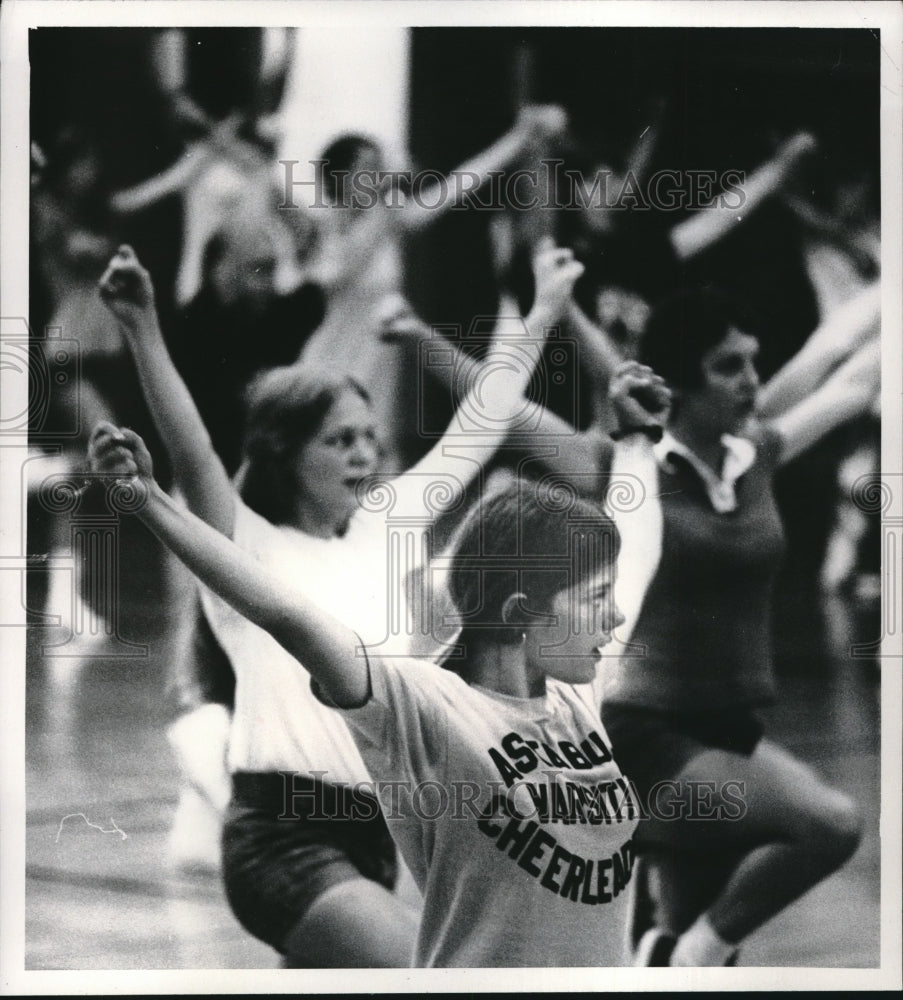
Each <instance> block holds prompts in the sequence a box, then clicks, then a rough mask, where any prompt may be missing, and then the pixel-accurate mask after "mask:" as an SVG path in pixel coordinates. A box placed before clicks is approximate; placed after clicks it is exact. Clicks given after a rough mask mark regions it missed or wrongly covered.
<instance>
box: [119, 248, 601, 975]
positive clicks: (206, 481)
mask: <svg viewBox="0 0 903 1000" xmlns="http://www.w3.org/2000/svg"><path fill="white" fill-rule="evenodd" d="M535 266H536V284H537V294H536V302H535V305H534V307H533V309H532V311H531V313H530V315H529V316H528V317H527V319H526V321H525V324H524V325H520V326H519V330H520V334H519V340H518V342H517V344H516V345H515V346H516V349H515V353H516V354H517V356H518V357H519V359H520V361H521V363H520V364H511V363H510V362H511V360H512V355H511V350H512V347H511V342H510V339H506V338H505V337H502V336H499V337H497V338H496V343H495V346H494V351H495V354H494V355H491V356H490V359H489V363H488V364H487V365H486V366H485V367H484V372H485V373H486V374H485V378H482V381H481V384H480V386H479V390H478V391H477V392H476V393H475V395H474V399H473V400H472V401H469V400H467V399H466V400H465V401H464V403H462V406H461V407H460V408H459V411H458V414H457V415H456V422H455V423H454V424H453V428H454V431H453V437H452V438H448V437H446V438H445V439H443V440H441V441H440V442H438V443H437V445H436V446H435V448H434V449H433V450H432V451H431V452H430V453H429V454H428V455H427V456H426V457H425V458H424V459H423V461H422V462H421V463H419V464H418V465H417V466H415V467H414V468H413V469H411V470H409V471H408V472H407V473H406V474H405V475H404V476H402V477H400V478H397V479H395V480H392V481H391V482H389V483H388V484H386V485H384V486H382V487H380V488H375V487H374V488H372V489H371V490H370V491H369V493H367V491H366V490H365V489H364V488H363V487H365V486H366V482H367V479H368V477H370V476H372V475H373V474H374V473H376V472H377V471H378V468H377V466H378V461H379V448H378V432H377V428H376V426H375V424H374V419H373V414H372V412H371V408H370V404H369V397H368V394H367V392H366V391H365V390H364V389H363V388H362V387H361V386H360V385H359V384H357V382H356V381H355V380H353V379H352V378H349V377H343V376H334V375H331V374H328V373H323V372H315V371H311V370H308V369H306V368H304V367H291V368H284V369H276V370H274V371H272V372H270V373H269V374H268V375H266V376H265V377H264V379H263V380H262V381H261V382H260V383H259V384H258V385H257V387H256V389H255V392H254V394H253V396H252V398H251V402H250V412H249V416H248V431H247V434H246V448H245V452H246V453H245V465H244V469H243V471H242V473H241V475H240V482H239V489H238V492H236V490H235V489H234V488H233V486H232V484H231V483H230V481H229V479H228V477H227V476H226V473H225V471H224V469H223V466H222V464H221V463H220V461H219V459H218V458H217V456H216V454H215V453H214V451H213V450H212V448H211V446H210V441H209V437H208V435H207V433H206V430H205V428H204V426H203V424H202V422H201V420H200V417H199V416H198V413H197V410H196V408H195V406H194V403H193V402H192V400H191V397H190V395H189V393H188V391H187V389H186V388H185V386H184V383H183V382H182V381H181V379H180V378H179V376H178V373H177V372H176V370H175V368H174V367H173V365H172V362H171V360H170V358H169V356H168V354H167V352H166V348H165V346H164V342H163V338H162V336H161V334H160V330H159V326H158V323H157V317H156V312H155V309H154V303H153V287H152V285H151V282H150V278H149V276H148V275H147V273H146V272H145V271H144V270H143V268H142V267H141V265H140V264H139V263H138V261H137V259H136V258H135V256H134V254H133V253H132V252H131V250H130V249H129V248H127V247H124V248H121V250H120V252H119V254H117V256H116V257H115V258H114V259H113V261H112V262H111V264H110V267H109V268H108V270H107V273H106V274H105V275H104V277H103V278H102V279H101V285H100V289H101V294H102V296H103V297H104V299H105V300H106V302H107V304H108V305H109V307H110V309H111V310H112V311H113V312H114V313H115V314H116V315H117V317H118V318H119V320H120V323H121V325H122V328H123V333H124V336H125V338H126V341H127V342H128V344H129V347H130V350H131V351H132V354H133V356H134V358H135V362H136V366H137V368H138V372H139V376H140V378H141V382H142V386H143V388H144V392H145V395H146V397H147V400H148V403H149V406H150V409H151V412H152V413H153V415H154V418H155V421H156V423H157V425H158V428H159V430H160V432H161V437H162V438H163V440H165V441H166V442H167V445H168V450H169V457H170V460H171V463H172V466H173V470H174V477H175V480H176V483H177V484H178V485H179V487H180V489H181V490H182V492H183V494H184V496H185V500H186V502H187V505H188V507H189V508H190V509H191V510H192V511H193V512H194V513H196V514H197V515H198V516H199V517H200V518H201V519H202V520H203V521H205V522H206V523H207V524H208V525H210V526H211V527H212V528H214V529H215V530H216V531H217V532H219V533H220V534H221V535H223V536H226V537H227V538H231V539H233V540H234V541H235V542H236V543H237V544H238V545H239V546H240V547H241V548H242V549H243V550H244V551H245V552H246V553H247V554H248V556H249V557H250V558H251V559H252V560H253V564H254V565H255V566H257V567H260V568H265V569H266V571H267V572H268V573H269V574H272V576H273V578H274V579H276V580H278V581H279V583H280V585H281V586H282V587H286V588H290V589H291V590H292V591H293V592H294V591H295V590H301V591H303V592H304V593H305V594H306V595H307V597H308V598H309V599H312V600H315V601H316V602H317V603H318V605H319V606H322V607H324V608H325V609H326V610H327V611H328V612H329V613H330V614H331V615H332V616H334V617H335V618H336V619H337V620H339V621H341V622H343V623H344V625H345V626H346V627H349V628H354V629H355V630H356V632H357V633H359V634H360V635H361V636H362V637H363V638H364V639H365V641H367V642H368V643H370V644H373V643H376V644H380V643H381V642H382V641H383V640H386V642H382V645H381V646H379V648H380V649H381V651H382V652H383V653H396V654H397V653H401V654H404V653H405V652H406V649H405V647H404V643H403V642H402V641H401V639H402V638H403V637H400V636H399V632H401V631H403V630H402V629H399V628H398V626H397V625H396V624H395V621H396V616H397V615H399V614H404V601H403V595H400V594H399V591H400V586H398V585H397V584H396V583H394V582H393V581H396V580H397V579H398V578H399V577H400V576H401V572H400V570H399V563H401V564H402V568H403V569H404V570H412V569H415V568H416V567H417V566H418V564H419V563H420V562H421V561H422V559H423V557H424V554H425V546H424V533H425V532H427V531H428V530H429V525H430V522H431V518H434V517H435V516H436V514H437V512H441V511H442V510H447V509H449V508H453V507H454V506H455V505H456V504H457V503H459V502H460V500H461V498H462V495H463V490H464V488H465V486H466V484H467V483H468V482H469V480H471V479H472V478H473V477H474V475H475V474H477V473H478V472H479V470H480V469H481V467H482V466H483V465H485V463H486V462H487V461H488V459H489V457H490V456H491V455H492V453H493V451H494V450H495V448H496V447H497V445H498V444H499V443H500V442H501V441H502V440H503V439H504V437H505V435H506V433H507V431H508V429H509V427H510V426H511V423H512V421H513V420H514V419H515V418H517V417H518V416H519V414H520V413H521V411H522V410H523V408H524V405H525V401H524V399H523V391H524V389H525V388H526V384H527V381H528V379H529V377H530V374H531V365H530V364H529V363H528V364H524V363H522V362H523V360H524V359H525V358H526V359H527V360H528V361H531V362H535V360H536V357H537V356H538V354H539V351H540V349H541V346H542V336H543V333H544V331H545V330H546V329H547V328H548V327H549V326H551V325H552V324H554V323H555V322H556V320H557V319H558V316H559V315H560V312H561V310H562V309H563V308H564V303H565V302H566V300H567V298H568V297H569V295H570V292H571V289H572V287H573V284H574V281H575V280H576V278H577V277H578V276H579V274H580V273H581V271H582V267H581V265H579V264H577V263H576V262H574V260H573V258H572V256H571V254H570V252H569V251H567V250H563V249H556V248H553V247H548V248H546V249H544V250H543V251H542V252H540V253H539V254H538V256H537V258H536V265H535ZM518 322H519V323H520V321H518ZM525 331H526V332H525ZM509 332H510V331H509ZM493 357H495V358H496V359H497V360H498V362H499V363H498V364H494V363H493ZM484 401H487V402H488V406H489V409H486V407H485V406H484ZM450 443H452V444H455V445H463V446H464V447H463V448H459V449H458V451H457V454H458V455H459V456H461V457H458V458H455V457H453V456H452V454H451V451H452V449H450V448H449V444H450ZM385 497H390V498H391V499H392V500H393V501H394V506H393V507H392V509H391V511H386V510H385V509H382V508H380V505H379V503H377V501H378V500H380V499H381V498H385ZM361 501H363V502H361ZM368 508H380V509H368ZM389 514H391V518H390V517H389ZM392 519H399V520H400V521H402V523H405V524H407V525H408V526H409V530H407V531H406V532H403V533H402V535H403V537H402V536H399V535H396V536H395V537H394V539H390V538H389V537H388V534H387V531H388V530H389V528H391V527H392V523H394V522H393V521H392ZM396 544H397V545H399V546H400V547H401V548H400V551H399V554H398V558H397V559H396V558H395V557H394V556H393V552H395V551H396V549H395V546H396ZM205 605H206V612H207V616H208V619H209V620H210V622H211V625H212V626H213V630H214V633H215V635H216V637H217V639H218V640H219V642H220V644H221V645H222V646H223V648H224V649H225V651H226V653H227V654H228V655H229V658H230V661H231V663H232V666H233V668H234V670H235V673H236V693H235V712H234V719H233V723H232V728H231V732H230V738H229V766H230V771H231V772H232V786H233V787H232V802H231V805H230V809H229V814H228V817H227V822H226V828H225V836H224V856H223V871H224V876H225V881H226V889H227V893H228V897H229V901H230V904H231V906H232V908H233V910H234V912H235V914H236V916H237V917H238V919H239V920H240V921H241V922H242V923H243V925H244V926H245V927H246V928H247V929H248V930H249V931H251V933H253V934H255V935H256V936H257V937H259V938H261V939H262V940H264V941H266V942H268V943H269V944H270V945H272V947H274V948H275V949H276V950H277V951H279V952H280V954H281V955H282V956H283V959H284V962H285V963H286V964H287V965H289V966H293V967H308V968H309V967H321V966H331V965H339V966H364V967H370V966H406V965H408V964H409V963H410V959H411V954H412V951H413V944H414V931H415V927H416V914H415V912H414V911H413V910H412V909H411V908H410V907H409V906H406V905H405V904H404V903H403V902H402V901H401V899H400V898H399V897H398V896H397V895H394V894H393V893H392V887H393V884H394V882H395V876H396V860H395V852H394V848H393V846H392V843H391V838H390V837H389V834H388V831H387V829H386V826H385V822H384V820H383V817H382V814H381V812H380V811H379V809H378V807H377V806H376V803H375V802H374V801H368V803H367V807H368V809H367V815H366V816H358V817H357V818H350V817H348V816H347V813H348V809H346V806H347V805H348V803H347V802H346V801H345V800H344V798H343V796H344V792H343V791H342V789H343V787H344V786H346V785H351V786H356V785H359V784H360V783H361V782H365V781H367V780H368V779H369V775H368V770H367V768H366V767H365V764H364V761H363V760H362V756H361V754H360V752H359V750H358V748H357V746H356V745H355V743H354V741H353V739H352V737H351V734H350V733H349V731H348V727H347V726H346V724H345V722H344V721H343V720H342V719H341V717H340V716H339V715H338V714H337V713H336V712H334V711H332V710H331V709H329V708H326V707H324V706H323V705H322V704H321V703H320V702H319V701H318V700H317V699H315V698H314V697H312V695H311V693H310V688H309V683H308V676H307V674H306V673H305V672H304V671H303V670H301V669H299V668H298V665H297V663H296V662H295V660H294V659H293V658H292V656H290V655H288V653H286V651H285V650H284V649H283V648H282V647H281V646H280V644H279V643H278V642H276V641H275V640H273V639H272V638H271V637H270V636H268V635H267V634H266V633H265V632H264V631H263V630H262V629H260V628H258V627H257V626H256V625H251V624H250V623H249V622H248V621H246V620H245V618H243V617H241V616H240V615H236V614H235V613H234V612H232V611H231V610H230V609H229V608H228V607H226V606H225V605H224V604H223V602H222V601H218V600H216V599H214V598H212V597H211V596H210V595H208V596H206V597H205ZM399 643H401V644H399ZM349 653H350V655H351V656H352V658H354V650H353V649H352V650H349ZM357 660H358V663H359V665H360V664H362V663H363V662H364V661H363V659H361V658H360V657H358V658H357ZM324 816H330V817H332V818H331V819H330V820H328V821H324V818H323V817H324ZM286 817H288V818H287V819H286Z"/></svg>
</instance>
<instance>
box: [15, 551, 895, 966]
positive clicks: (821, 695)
mask: <svg viewBox="0 0 903 1000" xmlns="http://www.w3.org/2000/svg"><path fill="white" fill-rule="evenodd" d="M124 551H129V552H130V556H129V558H128V561H127V567H128V568H127V570H125V571H124V578H123V583H122V603H121V609H122V610H121V619H122V622H123V625H122V629H121V631H122V634H123V635H124V636H125V637H126V638H127V639H129V640H130V641H133V642H143V643H146V644H147V648H148V656H147V657H146V658H142V659H116V658H104V657H102V656H101V657H97V658H89V659H87V660H85V661H83V662H81V663H80V664H79V661H77V660H73V659H68V658H60V657H55V656H49V655H44V653H43V652H42V648H43V647H45V646H46V645H47V644H48V643H50V642H55V641H59V640H60V635H59V634H58V633H59V632H60V630H59V629H52V628H47V627H32V628H31V629H30V631H29V636H28V662H27V722H26V754H27V762H26V780H27V834H26V852H27V858H26V860H27V871H26V917H27V920H26V940H25V967H26V969H30V970H74V969H83V970H103V969H107V970H151V969H239V968H243V969H271V968H275V967H276V965H277V962H276V957H275V955H274V954H273V952H272V951H271V950H270V949H269V948H268V947H266V946H265V945H263V944H260V943H259V942H257V941H255V940H254V939H253V938H251V937H250V936H248V935H247V934H246V933H245V932H244V931H243V930H242V929H241V928H240V927H239V925H238V924H237V923H236V921H235V920H234V918H233V917H232V915H231V913H230V912H229V909H228V907H227V905H226V902H225V899H224V896H223V892H222V890H221V888H220V885H219V882H218V880H217V878H216V877H212V876H207V877H204V876H185V875H182V876H180V875H176V874H173V873H171V872H169V871H168V870H167V867H166V865H165V840H166V835H167V831H168V827H169V822H170V817H171V815H172V812H173V808H174V805H175V802H176V787H177V777H176V769H175V761H174V759H173V757H172V754H171V751H170V750H169V747H168V745H167V743H166V740H165V737H164V733H163V730H164V725H165V720H166V714H165V708H164V704H163V691H164V680H165V672H166V664H167V661H168V659H169V658H170V657H171V654H172V644H173V643H172V639H171V633H172V631H173V628H172V626H173V621H174V619H173V613H172V611H171V610H168V608H169V606H170V604H171V603H172V602H167V601H165V600H163V599H161V595H162V594H164V593H165V592H166V586H165V584H164V577H163V575H162V574H161V573H160V572H159V566H158V565H157V564H158V562H159V555H158V553H156V552H155V551H154V546H153V544H152V543H150V542H149V541H148V540H146V539H139V540H138V544H137V545H136V546H135V547H133V548H129V547H128V545H127V546H126V547H125V548H124ZM40 576H41V574H40V573H38V574H35V576H34V579H33V580H32V585H31V590H32V593H31V596H30V601H34V600H39V599H40V588H41V586H42V584H41V581H40V579H39V578H40ZM32 606H36V605H34V604H32ZM779 610H780V612H781V613H780V614H779V617H778V627H779V629H780V631H781V635H782V637H783V638H782V641H781V643H780V644H779V653H780V656H779V663H780V683H781V689H782V694H783V697H782V700H781V703H780V705H779V706H778V707H776V708H775V709H774V710H772V711H770V712H769V713H768V721H769V723H770V731H771V733H772V735H773V736H774V737H775V738H776V739H777V740H778V741H780V742H782V743H783V744H784V745H785V746H787V747H789V748H790V749H792V750H793V751H794V752H796V753H797V754H798V755H799V756H801V757H802V758H804V759H805V760H807V761H810V762H812V763H813V764H814V765H815V766H816V767H818V768H819V769H820V770H821V771H822V772H823V773H824V774H825V775H826V777H828V778H829V779H830V780H832V781H833V782H835V783H836V784H837V785H838V786H840V787H841V788H843V789H846V790H847V791H848V792H850V793H851V794H852V795H853V796H854V797H855V798H856V799H857V800H858V801H859V802H860V803H861V805H862V808H863V810H864V812H865V816H866V834H865V837H864V839H863V842H862V844H861V846H860V848H859V850H858V852H857V854H856V856H855V857H854V858H853V859H852V861H851V862H850V863H849V864H848V865H847V866H846V867H845V868H844V869H843V870H842V871H841V872H840V873H838V874H837V875H835V876H834V877H833V878H831V879H829V880H828V881H827V882H825V883H823V884H822V885H821V886H819V887H818V888H817V889H815V890H814V891H812V892H811V893H810V894H808V895H807V896H806V897H804V898H803V899H802V900H800V901H799V902H797V903H796V904H795V905H794V906H792V907H790V908H789V909H788V910H786V911H785V912H784V913H783V914H782V915H780V916H779V917H778V918H777V919H775V920H773V921H772V922H771V923H770V924H768V925H767V926H766V927H765V928H763V929H762V930H761V931H760V932H759V933H757V934H756V935H754V936H753V937H752V938H750V939H749V941H748V942H747V943H746V945H745V947H744V949H743V952H742V958H741V964H742V965H746V966H796V967H799V966H803V967H837V968H870V967H876V966H877V965H878V964H879V887H880V873H879V836H878V819H879V735H878V733H879V718H878V682H879V678H880V673H879V671H878V667H877V664H876V662H875V661H874V660H870V659H857V660H852V659H850V658H849V657H848V655H847V650H848V647H849V643H850V642H851V641H857V638H858V640H859V641H867V640H872V639H876V638H877V637H878V622H877V611H876V607H875V605H874V604H871V605H865V606H864V607H863V605H862V603H861V602H860V604H859V605H858V606H857V605H854V604H853V603H851V602H849V601H840V602H838V603H837V604H836V605H835V606H833V607H831V608H827V609H822V608H819V606H818V603H817V602H816V601H815V600H814V599H813V598H812V597H811V595H810V596H807V595H805V594H804V595H802V596H801V597H800V598H799V599H798V603H793V602H786V601H785V602H784V603H783V604H782V605H781V607H780V609H779ZM827 626H830V628H829V627H827ZM832 630H833V631H834V632H836V633H837V641H836V642H834V641H833V640H832V637H831V632H832ZM63 638H64V637H63Z"/></svg>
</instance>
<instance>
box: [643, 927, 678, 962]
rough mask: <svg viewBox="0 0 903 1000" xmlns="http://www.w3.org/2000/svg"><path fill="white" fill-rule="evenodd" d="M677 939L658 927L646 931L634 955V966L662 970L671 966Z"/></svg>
mask: <svg viewBox="0 0 903 1000" xmlns="http://www.w3.org/2000/svg"><path fill="white" fill-rule="evenodd" d="M676 944H677V938H676V937H674V936H673V935H671V934H666V933H665V932H664V931H663V930H660V929H659V928H658V927H652V928H651V929H650V930H648V931H646V933H645V934H644V935H643V937H642V939H641V940H640V943H639V945H638V946H637V949H636V952H635V953H634V960H633V964H634V966H636V967H638V968H640V967H650V968H660V967H662V966H667V965H670V964H671V953H672V952H673V951H674V946H675V945H676Z"/></svg>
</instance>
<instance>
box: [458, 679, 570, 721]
mask: <svg viewBox="0 0 903 1000" xmlns="http://www.w3.org/2000/svg"><path fill="white" fill-rule="evenodd" d="M470 687H472V688H473V689H474V690H476V691H479V692H480V694H484V695H486V696H487V697H489V698H491V699H492V700H493V701H498V702H501V703H502V704H504V705H511V706H512V707H514V708H519V709H521V710H522V711H526V712H530V714H531V715H533V716H535V717H539V716H545V715H551V708H550V705H549V692H548V690H546V693H545V694H540V695H536V696H535V697H533V698H520V697H518V696H517V695H513V694H503V693H502V692H501V691H493V690H492V688H487V687H483V686H482V685H481V684H471V685H470Z"/></svg>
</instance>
